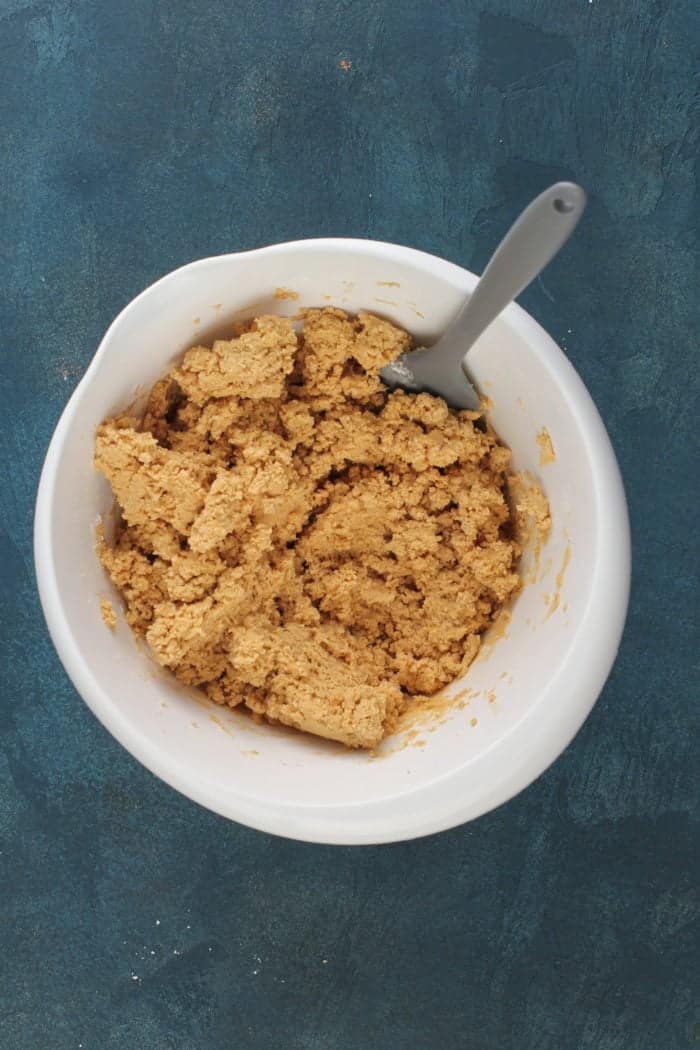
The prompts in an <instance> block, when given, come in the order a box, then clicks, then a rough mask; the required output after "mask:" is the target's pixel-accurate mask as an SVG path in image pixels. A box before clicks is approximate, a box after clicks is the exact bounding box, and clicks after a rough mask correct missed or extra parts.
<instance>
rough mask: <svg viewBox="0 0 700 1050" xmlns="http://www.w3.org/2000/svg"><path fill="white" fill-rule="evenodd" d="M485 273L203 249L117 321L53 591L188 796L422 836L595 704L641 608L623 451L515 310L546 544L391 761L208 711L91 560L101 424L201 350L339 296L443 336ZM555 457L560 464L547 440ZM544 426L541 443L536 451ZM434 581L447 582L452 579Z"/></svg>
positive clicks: (56, 624) (328, 251) (62, 434)
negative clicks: (130, 621)
mask: <svg viewBox="0 0 700 1050" xmlns="http://www.w3.org/2000/svg"><path fill="white" fill-rule="evenodd" d="M476 280H477V279H476V277H475V276H474V275H473V274H471V273H469V272H468V271H466V270H463V269H461V268H460V267H458V266H455V265H453V264H451V263H449V262H445V261H444V260H442V259H438V258H435V257H434V256H432V255H427V254H424V253H422V252H419V251H414V250H412V249H410V248H404V247H399V246H396V245H391V244H383V243H377V242H372V241H362V240H342V239H327V240H308V241H298V242H294V243H288V244H279V245H274V246H272V247H268V248H261V249H259V250H256V251H251V252H243V253H240V254H233V255H224V256H220V257H216V258H210V259H202V260H199V261H197V262H193V263H190V264H189V265H187V266H183V267H182V268H181V269H179V270H176V271H174V272H173V273H170V274H168V275H167V276H166V277H163V278H162V279H161V280H159V281H157V282H156V283H155V284H153V285H152V286H151V287H150V288H147V289H146V291H144V292H142V293H141V295H139V296H138V297H137V298H136V299H134V300H133V302H131V303H130V304H129V305H128V306H127V307H126V308H125V309H124V310H123V311H122V312H121V313H120V314H119V316H118V317H117V319H116V320H115V321H114V323H113V324H112V325H111V327H110V328H109V330H108V332H107V334H106V335H105V337H104V339H103V340H102V343H101V344H100V346H99V348H98V350H97V353H96V354H95V357H94V359H93V361H92V363H91V364H90V367H89V368H88V370H87V372H86V374H85V376H84V377H83V379H82V381H81V382H80V384H79V386H78V387H77V389H76V391H75V393H74V394H73V396H72V397H71V399H70V401H69V403H68V405H67V407H66V409H65V411H64V412H63V415H62V416H61V419H60V421H59V423H58V426H57V427H56V431H55V433H54V435H53V439H52V441H51V444H50V447H49V450H48V453H47V456H46V461H45V464H44V469H43V473H42V476H41V482H40V485H39V492H38V497H37V504H36V518H35V558H36V570H37V579H38V584H39V592H40V596H41V601H42V605H43V608H44V613H45V616H46V620H47V623H48V626H49V630H50V632H51V636H52V638H53V641H54V644H55V646H56V649H57V650H58V653H59V656H60V658H61V660H62V662H63V664H64V666H65V668H66V670H67V672H68V674H69V675H70V677H71V679H72V681H73V683H74V685H75V687H76V689H77V690H78V692H79V693H80V695H81V696H82V697H83V699H84V700H85V702H86V703H87V704H88V706H89V707H90V708H91V709H92V711H93V712H94V713H95V715H97V717H98V718H99V719H100V721H101V722H102V723H103V725H104V726H106V728H107V729H108V730H109V731H110V732H111V733H112V734H113V735H114V736H115V737H116V738H117V740H119V741H120V742H121V743H122V744H123V745H124V747H126V748H127V749H128V750H129V751H130V752H131V753H132V754H133V755H134V756H135V757H136V758H137V759H139V761H141V762H142V763H143V764H144V765H145V766H147V767H148V769H150V770H152V772H154V773H155V774H156V775H157V776H159V777H161V778H162V779H163V780H164V781H166V782H167V783H168V784H170V785H171V786H172V787H174V788H176V789H177V790H178V791H180V792H182V793H183V794H185V795H187V796H189V798H191V799H194V800H195V801H197V802H199V803H201V804H202V805H204V806H207V807H208V808H210V809H212V810H214V811H215V812H217V813H220V814H222V815H223V816H225V817H228V818H230V819H232V820H236V821H239V822H241V823H243V824H248V825H250V826H251V827H255V828H260V829H263V830H265V831H268V832H273V833H275V834H278V835H285V836H289V837H292V838H298V839H305V840H309V841H314V842H328V843H377V842H389V841H394V840H400V839H408V838H415V837H417V836H421V835H427V834H429V833H431V832H436V831H440V830H442V829H445V828H449V827H452V826H454V825H457V824H460V823H463V822H464V821H468V820H472V819H474V818H475V817H478V816H479V815H480V814H483V813H485V812H487V811H488V810H490V809H493V807H495V806H498V805H499V804H500V803H502V802H505V801H506V799H509V798H510V797H512V796H513V795H515V794H516V793H517V792H519V791H521V790H522V789H523V788H524V787H526V786H527V785H528V784H530V783H531V782H532V781H533V780H534V779H535V778H536V777H537V776H539V774H540V773H542V771H543V770H544V769H545V768H546V767H547V766H548V765H549V764H550V763H551V762H553V761H554V759H555V758H556V757H557V756H558V755H559V754H560V753H561V752H562V751H563V749H564V748H565V747H566V745H567V744H568V743H569V741H570V740H571V738H572V737H573V736H574V734H575V733H576V731H577V730H578V729H579V727H580V726H581V724H582V722H583V721H584V719H585V718H586V716H587V715H588V713H589V711H590V710H591V708H592V706H593V704H594V703H595V700H596V698H597V697H598V695H599V693H600V690H601V689H602V687H603V684H604V682H605V680H606V677H607V675H608V673H609V671H610V668H611V666H612V663H613V661H614V659H615V654H616V652H617V648H618V644H619V641H620V636H621V633H622V628H623V624H624V619H625V613H626V609H627V601H628V591H629V578H630V546H629V526H628V518H627V508H626V503H625V496H624V491H623V487H622V483H621V480H620V474H619V471H618V467H617V463H616V461H615V456H614V453H613V450H612V448H611V445H610V441H609V440H608V436H607V434H606V432H605V428H604V426H603V424H602V422H601V419H600V416H599V415H598V412H597V411H596V408H595V406H594V404H593V401H592V400H591V398H590V396H589V394H588V392H587V391H586V388H585V386H584V385H583V383H582V382H581V380H580V378H579V377H578V375H577V374H576V372H575V371H574V369H573V368H572V366H571V364H570V363H569V361H568V360H567V358H566V357H565V356H564V354H563V353H562V351H561V350H560V349H559V348H558V346H557V345H556V344H555V343H554V341H553V340H552V339H551V338H550V336H549V335H548V334H547V333H546V332H545V331H544V330H543V329H542V328H541V327H540V326H539V325H538V324H537V323H536V322H535V321H534V320H533V319H532V318H531V317H530V316H528V314H526V313H525V312H524V311H523V310H522V309H520V307H518V306H517V305H511V306H510V307H508V309H507V310H505V311H504V313H503V314H502V315H501V316H500V317H499V318H498V320H497V321H496V322H495V323H494V324H493V325H492V326H491V328H490V329H489V330H488V331H487V333H486V334H485V335H484V336H483V337H482V339H481V340H480V341H479V343H478V344H477V346H475V347H474V349H473V351H472V353H471V354H470V370H471V373H472V376H473V378H474V380H475V382H476V384H477V386H478V387H479V388H480V389H481V390H482V391H483V392H484V393H485V394H487V395H488V397H489V398H490V399H491V400H492V402H493V409H492V412H491V419H492V422H493V425H494V427H495V428H496V430H497V431H498V433H499V434H500V435H501V437H502V439H503V440H504V441H505V442H506V443H507V444H508V445H509V446H510V447H511V449H512V452H513V463H514V467H515V469H516V470H517V471H526V472H529V473H530V475H531V477H532V478H534V479H536V480H537V481H538V482H539V483H540V484H541V485H542V487H543V488H544V490H545V492H546V494H547V497H548V499H549V503H550V506H551V513H552V522H553V524H552V529H551V534H550V537H549V539H548V541H547V542H546V544H545V545H544V546H543V547H542V549H541V551H539V552H536V551H535V549H534V547H531V548H530V549H528V550H526V552H525V555H524V559H523V571H524V574H525V577H526V580H527V581H528V582H527V583H526V585H525V587H524V588H523V590H522V592H521V593H520V594H519V595H518V597H517V599H516V600H515V601H514V602H513V604H512V608H511V609H510V620H509V621H508V622H507V626H505V621H503V622H502V623H501V624H500V626H498V627H497V633H499V634H500V635H501V637H499V638H498V640H497V641H496V640H494V639H488V638H487V643H486V645H485V646H484V647H483V653H482V655H481V656H480V657H479V658H478V659H477V661H476V663H475V664H474V665H473V666H472V667H471V668H470V670H469V672H468V675H467V676H466V678H465V679H464V680H462V681H460V682H457V683H455V685H454V686H453V687H452V692H453V693H454V694H456V695H459V696H460V697H461V699H459V700H457V701H456V702H454V703H452V704H448V703H443V704H442V707H441V708H439V709H438V710H434V711H433V712H432V714H430V715H426V716H425V718H424V719H423V721H422V722H421V721H420V720H419V721H418V722H416V721H415V720H413V721H409V722H407V723H405V724H404V726H403V727H402V728H401V729H400V730H399V731H398V732H397V734H396V735H395V736H393V737H392V738H390V739H389V740H388V741H387V742H385V744H384V745H383V747H382V749H381V750H380V752H379V754H377V755H376V756H372V755H369V754H366V753H362V752H348V751H345V750H343V749H342V748H340V747H339V746H336V745H333V744H330V743H326V742H324V741H320V740H317V739H314V738H312V737H308V736H305V735H303V734H300V733H296V732H294V731H292V730H285V729H280V728H277V727H269V726H260V725H256V724H255V723H253V721H252V720H251V719H249V718H248V717H246V716H245V715H243V714H241V713H239V712H236V711H229V710H228V709H221V708H218V707H216V706H214V705H212V704H209V703H208V702H205V701H203V700H202V699H201V697H199V696H198V694H197V693H196V692H195V691H193V690H187V689H184V688H183V687H181V686H180V685H179V684H178V683H177V682H175V681H174V679H173V678H172V677H171V676H170V675H168V674H167V673H165V672H163V671H161V670H160V669H159V668H158V667H157V666H156V665H155V664H154V662H153V660H152V659H151V657H150V656H149V653H148V649H147V647H146V646H145V645H143V644H138V643H137V642H136V641H135V639H134V638H133V636H132V634H131V632H130V630H129V628H128V627H127V625H126V623H125V622H124V620H123V617H122V616H121V615H119V618H118V620H119V622H118V626H117V629H116V631H114V632H113V631H111V630H108V629H107V628H106V626H105V624H104V623H103V622H102V619H101V617H100V611H99V604H100V600H101V599H102V598H105V597H108V598H110V599H111V600H112V601H113V603H114V605H115V608H117V609H119V607H120V602H119V598H118V595H116V593H115V592H114V591H113V588H112V586H111V584H110V582H109V580H108V579H107V577H106V575H105V573H104V572H103V570H102V568H101V566H100V564H99V562H98V560H97V558H96V555H95V526H96V523H97V522H98V521H99V520H100V519H101V518H103V517H105V516H108V515H109V513H110V510H111V507H112V496H111V492H110V488H109V486H108V484H107V482H106V481H105V479H104V478H102V477H101V476H99V475H98V474H97V473H96V472H95V471H94V470H93V467H92V456H93V442H94V433H95V427H96V426H97V425H98V424H99V423H100V422H101V420H103V419H104V418H105V417H106V416H109V415H111V414H113V413H115V412H118V411H122V410H124V409H125V408H126V407H127V406H131V405H134V404H136V405H137V407H138V404H139V400H141V402H142V401H143V398H144V395H145V392H146V391H147V390H148V389H149V387H150V386H151V385H152V384H153V383H154V382H155V381H156V380H157V379H158V378H160V377H161V376H162V375H163V374H164V373H165V372H166V371H167V369H168V368H169V367H170V366H171V365H172V364H173V362H175V361H176V360H177V359H178V357H179V356H180V355H181V354H182V353H183V351H184V350H185V349H187V347H188V346H190V345H192V344H193V343H197V342H205V341H207V340H209V339H211V338H213V337H214V336H217V335H219V334H223V333H226V332H230V330H231V326H232V323H233V322H234V321H239V320H241V319H245V318H248V317H252V316H256V315H258V314H261V313H265V312H271V313H280V314H294V313H295V312H296V311H297V310H298V309H299V308H300V307H303V306H324V305H327V304H336V305H338V306H341V307H343V308H344V309H346V310H348V311H356V310H358V309H366V310H371V311H375V312H377V313H380V314H382V315H384V316H386V317H388V318H389V319H391V320H392V321H395V322H396V323H397V324H399V325H402V326H403V327H405V328H407V329H408V330H409V331H411V332H412V333H413V334H414V336H415V337H416V339H417V341H418V342H419V343H420V342H429V341H430V340H432V339H434V338H435V337H436V336H437V335H438V334H439V333H440V332H441V331H442V330H443V329H444V328H445V326H446V325H447V323H448V322H449V321H450V319H451V318H452V316H453V315H454V313H455V312H456V310H457V308H458V306H459V305H460V303H461V301H462V299H463V297H464V296H465V295H467V294H468V293H469V292H470V291H471V289H473V287H474V285H475V283H476ZM543 428H546V431H547V433H548V435H549V438H550V440H551V443H552V446H553V449H554V455H555V458H554V460H553V461H552V462H544V461H543V460H546V459H547V458H548V457H547V456H544V457H543V455H542V444H541V443H542V437H541V434H542V430H543ZM538 436H539V438H540V440H539V442H538ZM435 585H436V586H439V580H436V581H435Z"/></svg>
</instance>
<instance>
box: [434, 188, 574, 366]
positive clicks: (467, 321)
mask: <svg viewBox="0 0 700 1050" xmlns="http://www.w3.org/2000/svg"><path fill="white" fill-rule="evenodd" d="M585 206H586V194H585V192H584V191H583V190H582V189H581V187H580V186H577V185H576V184H575V183H574V182H557V183H555V184H554V186H550V187H549V189H548V190H545V191H544V193H541V194H540V195H539V197H535V199H534V201H533V202H532V204H530V205H528V207H527V208H526V209H525V211H524V212H523V213H522V215H521V216H520V218H519V219H517V220H516V221H515V223H514V224H513V225H512V226H511V228H510V230H509V231H508V233H507V234H506V235H505V237H504V238H503V240H502V241H501V243H500V244H499V246H498V248H497V249H496V251H495V252H494V254H493V256H492V257H491V261H490V262H489V264H488V266H487V267H486V269H485V270H484V273H483V274H482V276H481V280H480V281H479V283H478V285H477V286H476V288H475V289H474V293H473V295H472V296H471V298H470V299H468V300H467V302H466V303H465V305H464V306H463V307H462V309H461V310H460V312H459V313H458V314H457V316H456V317H455V319H454V320H453V321H452V323H451V324H450V326H449V328H448V329H447V331H446V332H445V333H444V335H443V336H442V337H441V338H440V340H439V347H440V355H441V357H442V355H443V354H446V356H448V357H451V358H453V357H459V358H460V360H461V359H463V358H464V355H465V354H466V353H467V351H468V350H469V349H470V347H471V346H473V345H474V343H475V342H476V340H477V339H478V338H479V336H480V335H481V333H482V332H483V331H484V329H485V328H488V326H489V325H490V324H491V322H492V321H494V320H495V319H496V318H497V317H498V315H499V314H500V312H501V311H502V310H503V309H504V308H505V307H506V306H507V305H508V304H509V303H510V302H511V301H512V300H513V299H515V298H516V296H518V295H520V293H521V292H522V290H523V289H524V288H526V287H527V286H528V284H530V282H531V281H533V280H534V279H535V277H537V275H538V274H539V273H540V272H541V271H542V270H543V269H544V268H545V266H546V265H547V263H548V262H549V261H550V259H552V258H553V256H555V255H556V254H557V252H558V251H559V249H560V248H561V247H562V245H563V244H564V243H565V242H566V241H567V240H568V238H569V237H570V236H571V234H572V233H573V232H574V229H575V228H576V224H577V222H578V221H579V219H580V218H581V216H582V214H583V210H584V208H585ZM434 349H437V344H436V346H435V348H434Z"/></svg>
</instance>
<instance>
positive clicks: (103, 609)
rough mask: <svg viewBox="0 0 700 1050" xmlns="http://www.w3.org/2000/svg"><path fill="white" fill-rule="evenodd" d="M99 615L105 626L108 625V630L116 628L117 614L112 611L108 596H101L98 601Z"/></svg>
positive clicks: (112, 607)
mask: <svg viewBox="0 0 700 1050" xmlns="http://www.w3.org/2000/svg"><path fill="white" fill-rule="evenodd" d="M100 616H101V617H102V620H103V622H104V624H105V626H106V627H109V629H110V631H115V630H116V628H117V614H116V613H115V611H114V606H113V605H112V603H111V601H110V600H109V598H102V600H101V601H100Z"/></svg>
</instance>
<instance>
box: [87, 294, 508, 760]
mask: <svg viewBox="0 0 700 1050" xmlns="http://www.w3.org/2000/svg"><path fill="white" fill-rule="evenodd" d="M302 318H303V334H302V335H297V333H296V332H295V328H294V325H293V323H292V321H291V320H290V319H288V318H283V317H267V316H266V317H259V318H258V319H257V320H256V321H254V322H252V324H251V325H250V326H249V329H248V330H247V331H244V332H243V333H242V334H240V335H239V337H238V338H235V339H232V340H231V341H218V342H215V343H214V345H213V347H211V348H206V347H201V346H197V347H193V348H192V349H191V350H188V351H187V353H186V354H185V357H184V359H183V361H182V364H181V365H180V366H179V367H177V368H174V369H173V370H172V371H171V373H170V374H169V375H168V376H167V377H166V378H165V379H163V380H162V381H161V382H159V383H157V384H156V386H155V387H154V388H153V390H152V392H151V394H150V397H149V401H148V405H147V407H146V412H145V415H144V418H143V420H141V421H139V420H137V419H135V418H130V417H124V416H122V417H118V418H115V419H109V420H107V421H106V422H104V423H103V424H102V425H101V426H100V427H99V430H98V433H97V439H96V453H95V466H96V467H97V469H98V470H100V471H101V472H102V473H103V474H104V475H105V476H106V477H107V478H108V479H109V481H110V482H111V485H112V488H113V490H114V494H115V496H116V499H117V501H118V503H119V506H120V508H121V515H122V522H123V524H122V526H121V528H120V530H119V532H118V535H117V538H116V541H115V543H114V544H113V545H108V544H106V543H104V542H103V543H101V545H100V558H101V560H102V562H103V564H104V566H105V568H106V570H107V572H108V573H109V575H110V577H111V578H112V580H113V581H114V583H115V584H116V586H117V587H118V588H119V589H120V591H121V593H122V595H123V597H124V601H125V609H126V611H125V615H126V619H127V621H128V622H129V624H130V625H131V627H132V628H133V630H134V631H135V632H137V633H138V634H140V635H143V636H145V638H146V639H147V641H148V643H149V645H150V647H151V649H152V650H153V652H154V654H155V657H156V659H157V660H158V661H159V662H160V663H161V664H162V665H163V666H165V667H168V668H170V669H171V670H172V671H173V673H174V674H175V675H176V676H177V677H178V678H179V679H180V680H181V681H183V682H185V683H188V684H191V685H195V686H200V687H201V688H202V689H203V690H204V692H205V693H206V694H207V695H208V696H209V697H210V698H211V699H212V700H214V701H215V702H216V703H219V704H228V705H229V706H231V707H235V706H236V705H238V704H245V705H246V706H247V707H248V708H250V709H251V710H252V711H253V712H255V713H256V715H258V716H263V717H264V718H266V719H268V720H270V721H277V722H282V723H284V724H286V725H290V726H294V727H296V728H298V729H301V730H306V731H307V732H310V733H316V734H318V735H319V736H323V737H328V738H330V739H334V740H339V741H342V742H343V743H344V744H346V745H348V746H350V747H365V748H372V747H374V746H376V744H378V743H379V741H380V740H381V739H382V737H383V736H385V735H386V734H387V733H388V732H390V731H391V729H392V727H393V726H394V725H395V723H396V719H397V717H398V715H399V713H400V712H401V710H402V709H403V708H404V706H405V704H406V703H407V700H408V699H409V698H410V697H420V696H424V695H427V694H432V693H434V692H436V691H437V690H439V689H440V688H442V687H443V686H445V685H447V684H448V683H449V682H451V681H453V680H454V679H455V678H457V677H459V676H460V675H461V674H462V673H463V672H464V670H465V669H466V667H467V666H468V665H469V663H470V662H471V661H472V660H473V659H474V656H475V655H476V653H477V651H478V648H479V643H480V635H481V634H482V633H483V631H485V630H486V629H487V628H488V627H489V625H490V624H491V623H492V621H493V619H494V618H495V616H496V614H497V613H498V611H499V609H500V608H501V606H502V605H503V603H504V602H505V601H507V599H508V598H509V597H510V595H512V594H513V592H514V591H515V589H516V588H517V586H518V582H519V577H518V573H517V559H518V555H519V549H518V545H517V543H516V541H515V539H514V538H513V532H512V525H513V522H512V520H511V513H510V510H509V507H508V503H507V500H506V498H505V494H504V491H505V484H506V479H507V472H508V464H509V452H508V450H507V449H506V448H503V447H502V446H501V445H499V444H498V442H497V439H496V438H495V436H494V435H493V434H490V433H487V432H486V431H485V430H484V429H481V427H480V425H479V423H478V413H473V412H459V413H457V412H453V411H450V410H449V409H448V408H447V406H446V404H445V402H444V401H442V400H441V399H440V398H437V397H432V396H431V395H429V394H419V395H409V394H406V393H404V392H403V391H400V390H399V391H395V392H393V393H390V392H389V391H387V390H386V388H385V387H384V386H383V384H382V383H381V381H380V379H379V370H380V368H381V367H382V366H383V365H384V364H386V363H387V362H389V361H390V360H392V359H393V358H395V357H396V356H397V354H399V353H401V352H402V351H404V350H406V349H408V348H409V347H410V345H411V340H410V337H409V336H408V334H407V333H406V332H404V331H402V330H401V329H399V328H397V327H395V326H394V325H392V324H390V323H389V322H387V321H385V320H382V319H380V318H378V317H375V316H373V315H372V314H368V313H360V314H359V315H358V316H357V317H356V318H352V317H349V316H348V315H346V314H345V313H344V312H343V311H341V310H338V309H335V308H331V307H327V308H326V309H313V310H306V311H304V312H303V314H302Z"/></svg>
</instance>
